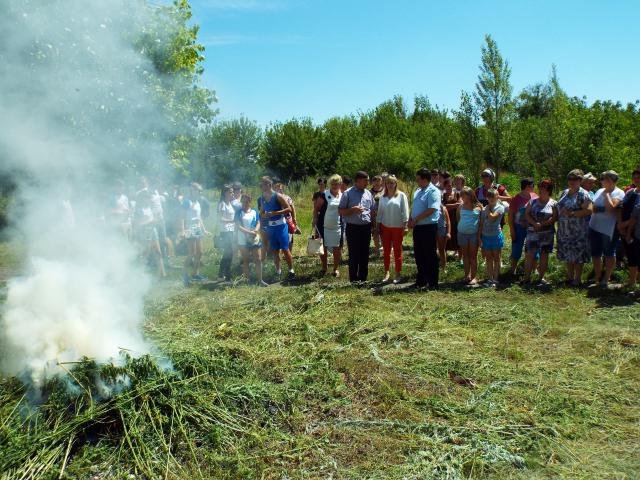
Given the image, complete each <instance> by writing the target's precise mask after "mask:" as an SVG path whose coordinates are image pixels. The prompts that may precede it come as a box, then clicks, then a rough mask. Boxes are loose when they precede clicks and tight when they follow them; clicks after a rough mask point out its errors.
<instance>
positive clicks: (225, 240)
mask: <svg viewBox="0 0 640 480" xmlns="http://www.w3.org/2000/svg"><path fill="white" fill-rule="evenodd" d="M232 202H233V188H231V185H225V186H224V187H223V188H222V192H221V195H220V203H219V204H218V219H219V222H220V233H219V237H218V238H219V241H218V244H217V245H216V247H218V248H220V249H222V258H221V259H220V267H219V268H218V278H220V279H222V280H229V279H230V278H231V261H232V260H233V232H234V231H235V225H236V221H235V216H236V211H235V208H233V203H232Z"/></svg>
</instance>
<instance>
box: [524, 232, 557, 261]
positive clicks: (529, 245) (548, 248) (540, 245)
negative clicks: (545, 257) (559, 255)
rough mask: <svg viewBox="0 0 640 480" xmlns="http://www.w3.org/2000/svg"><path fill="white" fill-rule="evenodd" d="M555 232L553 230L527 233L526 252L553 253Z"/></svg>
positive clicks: (537, 253)
mask: <svg viewBox="0 0 640 480" xmlns="http://www.w3.org/2000/svg"><path fill="white" fill-rule="evenodd" d="M555 236H556V235H555V232H554V231H553V230H548V231H543V232H531V231H528V232H527V238H526V239H525V241H524V251H525V252H527V253H535V254H536V255H539V254H541V253H551V252H553V242H554V240H555Z"/></svg>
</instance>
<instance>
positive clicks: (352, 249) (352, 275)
mask: <svg viewBox="0 0 640 480" xmlns="http://www.w3.org/2000/svg"><path fill="white" fill-rule="evenodd" d="M354 227H355V225H351V224H347V228H346V232H345V233H346V236H347V251H348V253H349V281H350V282H355V281H357V280H358V256H357V253H356V250H357V248H358V244H357V238H356V237H357V233H356V232H355V229H354Z"/></svg>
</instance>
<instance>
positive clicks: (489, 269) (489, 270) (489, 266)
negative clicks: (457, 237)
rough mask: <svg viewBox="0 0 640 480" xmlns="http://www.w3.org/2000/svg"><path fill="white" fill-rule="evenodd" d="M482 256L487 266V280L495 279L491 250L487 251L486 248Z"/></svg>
mask: <svg viewBox="0 0 640 480" xmlns="http://www.w3.org/2000/svg"><path fill="white" fill-rule="evenodd" d="M482 255H483V256H484V258H485V260H486V262H487V264H486V268H485V276H486V277H487V278H486V279H487V280H492V279H493V252H492V251H491V250H487V249H486V248H483V249H482Z"/></svg>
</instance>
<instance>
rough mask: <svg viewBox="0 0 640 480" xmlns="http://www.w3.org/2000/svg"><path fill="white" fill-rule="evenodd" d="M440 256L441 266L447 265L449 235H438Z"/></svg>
mask: <svg viewBox="0 0 640 480" xmlns="http://www.w3.org/2000/svg"><path fill="white" fill-rule="evenodd" d="M438 256H439V257H440V268H446V267H447V237H441V236H440V235H438Z"/></svg>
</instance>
